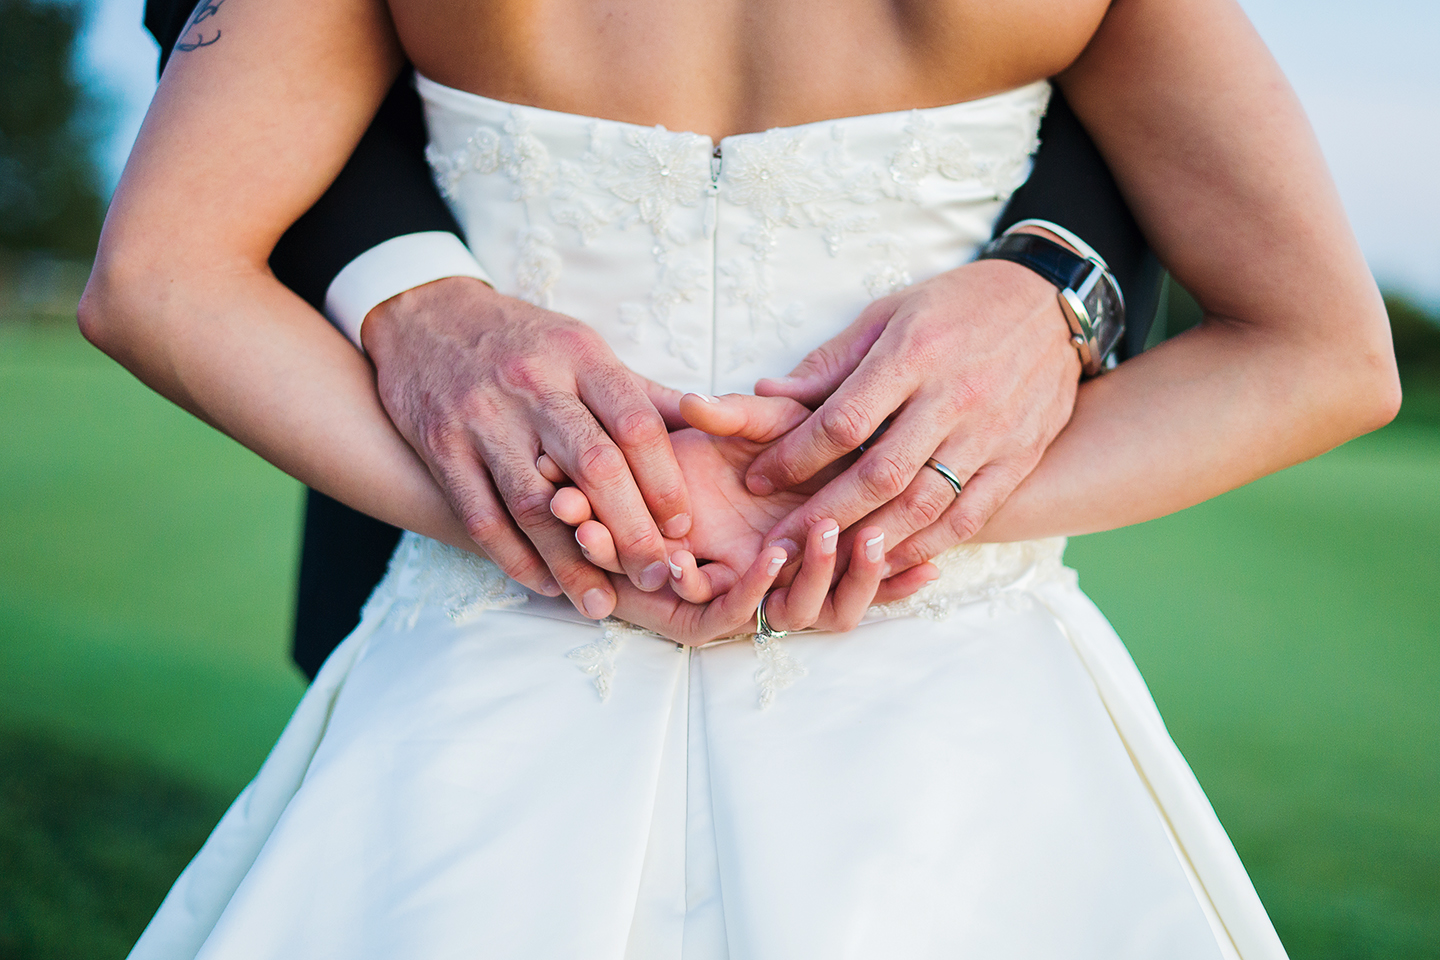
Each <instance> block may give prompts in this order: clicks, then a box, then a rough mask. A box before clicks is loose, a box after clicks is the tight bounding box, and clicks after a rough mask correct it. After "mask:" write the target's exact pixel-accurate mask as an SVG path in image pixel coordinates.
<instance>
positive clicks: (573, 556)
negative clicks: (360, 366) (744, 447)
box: [362, 277, 690, 619]
mask: <svg viewBox="0 0 1440 960" xmlns="http://www.w3.org/2000/svg"><path fill="white" fill-rule="evenodd" d="M362 339H363V341H364V345H365V350H366V352H367V353H368V354H369V355H370V358H371V359H372V360H373V361H374V363H375V370H376V373H377V376H378V381H379V389H380V397H381V400H382V401H383V402H384V404H385V409H386V410H387V411H388V412H389V414H390V418H391V419H392V420H393V421H394V422H395V426H396V427H397V428H399V430H400V432H401V433H402V434H403V435H404V436H405V438H406V439H407V440H408V441H409V442H410V445H411V446H412V447H414V448H415V450H416V452H417V453H419V455H420V456H421V458H422V459H423V460H424V461H425V463H426V465H427V466H428V467H429V468H430V472H431V473H432V474H433V475H434V477H435V479H436V481H437V482H438V483H439V484H440V486H441V488H442V489H443V490H444V491H445V495H446V497H447V498H448V499H449V501H450V505H451V507H452V508H453V509H454V510H455V514H456V516H458V517H459V518H460V519H461V520H463V521H464V523H465V527H466V529H467V530H468V531H469V533H470V536H471V537H472V538H474V540H475V542H476V543H477V544H478V545H479V546H480V548H481V549H482V550H483V551H484V552H485V554H486V555H487V556H489V557H490V558H491V559H492V560H494V561H495V562H496V563H497V564H499V565H500V566H501V568H503V569H504V570H505V572H506V573H507V574H509V575H510V576H511V577H514V578H515V579H516V580H518V581H520V582H521V583H523V584H525V585H526V586H527V587H530V588H531V589H533V590H538V591H539V592H541V593H546V594H549V595H551V596H555V595H558V594H559V593H560V591H561V590H563V591H564V592H565V594H566V595H567V596H569V597H570V599H571V600H572V601H573V602H574V603H575V605H576V607H577V608H578V609H579V610H580V611H581V612H583V613H584V614H585V615H586V616H589V617H593V618H597V619H598V618H600V617H604V616H608V615H609V614H610V612H611V611H612V610H613V609H614V606H615V592H614V590H613V588H612V586H611V584H610V582H609V579H608V578H607V577H606V576H605V574H604V573H603V572H602V571H600V570H598V569H596V568H595V567H593V566H591V565H590V564H589V563H587V562H585V560H584V558H583V557H581V555H580V552H579V549H578V546H577V545H576V543H575V539H574V535H573V532H572V531H571V530H570V529H569V528H568V527H566V526H565V525H564V524H563V523H561V522H560V521H558V520H557V519H556V518H555V517H554V516H553V515H552V514H551V513H550V498H551V497H552V496H553V495H554V493H555V487H554V486H553V485H552V484H551V483H550V482H549V481H548V480H546V479H545V478H544V477H543V476H542V475H541V473H540V471H539V470H538V469H537V466H536V460H537V458H538V457H539V455H540V454H541V452H542V451H543V452H544V453H545V454H547V455H548V456H549V457H550V458H551V459H552V460H554V461H555V462H556V463H557V464H558V465H559V466H560V468H561V469H562V470H563V471H564V472H565V475H566V476H568V477H570V478H571V479H572V480H573V481H574V482H575V483H576V485H577V486H579V487H580V489H581V490H583V491H584V492H585V495H586V496H587V497H589V499H590V502H591V504H593V506H594V509H595V513H596V515H597V516H599V517H600V518H601V519H602V520H603V522H604V523H605V524H606V526H607V527H609V528H610V530H612V531H613V532H614V535H615V540H616V548H617V551H618V553H619V557H620V563H621V566H622V567H623V568H624V571H625V573H626V575H627V576H628V577H629V579H630V580H631V581H632V582H633V583H634V584H635V585H636V586H637V587H639V588H640V589H642V590H655V589H658V588H659V587H661V586H663V585H664V584H665V581H666V579H667V577H668V575H669V566H668V564H667V562H666V560H667V558H666V554H665V545H664V541H663V540H662V537H661V531H662V530H663V531H664V533H665V535H667V536H671V537H678V536H683V535H684V534H685V533H686V532H688V530H689V527H690V516H689V505H688V498H687V494H686V491H685V484H684V480H683V478H682V477H681V474H680V468H679V466H678V465H677V464H676V462H675V456H674V453H673V452H672V451H671V449H670V441H669V437H668V435H667V432H666V424H665V421H664V419H663V418H662V417H661V414H660V413H659V411H657V409H656V406H655V403H654V402H653V401H652V399H651V397H650V396H649V395H647V390H646V383H645V381H644V380H642V379H641V378H640V377H638V376H637V375H636V374H634V373H633V372H632V371H630V370H629V369H628V368H626V367H625V366H624V365H623V364H621V363H620V361H619V359H617V358H616V356H615V354H614V353H613V352H612V351H611V350H610V348H609V347H608V346H607V345H606V344H605V342H604V340H602V339H601V338H600V336H599V335H598V334H596V333H595V331H593V330H592V329H590V328H589V327H587V326H586V325H585V324H583V323H581V322H579V321H578V320H574V319H572V318H570V317H566V316H562V315H560V314H558V313H554V312H552V311H549V310H544V309H541V308H539V307H536V306H532V305H531V304H528V303H524V302H522V301H520V300H516V299H514V298H512V297H506V296H504V295H502V294H499V293H496V292H495V291H494V290H492V289H491V288H490V287H488V286H486V285H485V284H483V283H481V282H480V281H478V280H472V279H469V278H463V277H455V278H450V279H447V280H439V281H436V282H434V283H429V284H426V285H424V286H421V287H416V288H415V289H413V290H409V291H407V292H405V293H402V294H400V295H399V296H396V297H393V298H391V299H390V300H387V301H386V302H385V303H383V304H381V305H380V306H378V307H376V308H375V309H374V310H372V311H371V312H370V314H369V315H368V316H367V318H366V320H365V324H364V326H363V328H362ZM652 518H653V519H652ZM522 534H523V535H522Z"/></svg>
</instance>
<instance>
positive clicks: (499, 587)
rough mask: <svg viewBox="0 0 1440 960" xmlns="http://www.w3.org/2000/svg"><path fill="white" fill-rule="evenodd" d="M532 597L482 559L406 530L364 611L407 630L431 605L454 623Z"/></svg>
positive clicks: (517, 604) (364, 614)
mask: <svg viewBox="0 0 1440 960" xmlns="http://www.w3.org/2000/svg"><path fill="white" fill-rule="evenodd" d="M529 598H530V594H529V592H528V591H527V590H526V589H525V588H524V587H522V586H521V585H520V584H518V583H516V582H515V581H514V580H511V579H510V578H509V577H507V576H506V575H505V572H504V571H503V570H501V569H500V568H499V567H498V566H496V565H495V564H494V563H492V562H491V561H489V560H487V559H485V558H484V557H477V556H476V555H475V554H473V553H466V552H465V551H464V550H456V549H455V548H454V547H452V546H449V545H447V544H444V543H441V542H440V541H438V540H431V539H430V538H429V537H422V536H420V535H419V534H415V533H410V532H408V531H407V532H406V533H405V534H404V536H402V537H401V538H400V544H399V546H397V547H396V548H395V553H394V554H393V555H392V556H391V557H390V565H389V567H388V568H387V569H386V571H385V576H384V578H383V579H381V581H380V583H379V585H378V586H376V588H375V591H374V592H373V593H372V594H371V595H370V599H369V600H367V601H366V603H365V609H364V610H362V611H361V614H360V615H361V617H362V618H367V619H368V618H370V617H382V618H383V619H384V621H389V620H390V619H391V618H398V619H399V620H400V621H401V623H402V625H403V626H404V627H405V628H406V629H409V628H411V627H414V626H415V622H416V621H417V620H418V619H419V617H420V614H421V613H422V612H423V611H424V610H425V609H426V608H427V607H435V606H438V607H439V608H440V609H441V610H443V611H445V614H446V615H447V616H449V617H450V619H451V620H454V621H455V622H456V623H467V622H469V621H471V620H473V619H475V618H476V617H477V616H479V615H480V614H482V613H484V612H485V611H486V610H504V609H508V608H510V607H518V606H520V605H521V604H523V603H525V602H526V601H527V600H529Z"/></svg>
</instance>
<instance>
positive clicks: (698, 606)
mask: <svg viewBox="0 0 1440 960" xmlns="http://www.w3.org/2000/svg"><path fill="white" fill-rule="evenodd" d="M680 409H681V412H682V414H683V415H684V417H685V419H686V420H687V421H688V422H690V423H692V424H695V425H696V426H698V427H702V428H703V432H702V430H681V431H677V432H675V433H673V434H671V442H672V444H673V447H674V450H675V456H676V459H677V461H678V462H679V463H680V466H681V470H682V472H683V473H684V475H685V478H686V485H687V487H688V489H689V491H690V496H691V504H692V517H693V518H694V521H693V524H692V527H691V530H690V533H689V534H688V535H687V536H685V537H683V538H680V539H677V540H671V541H667V547H669V549H670V551H671V553H670V565H671V574H672V577H671V581H670V589H669V590H666V591H660V592H659V593H656V594H650V595H646V594H643V593H641V592H640V591H635V590H628V589H627V588H626V586H625V585H624V584H622V583H621V582H619V580H618V579H617V581H616V588H617V591H619V593H620V605H619V607H617V611H616V613H617V615H618V616H621V617H623V618H624V619H626V620H630V621H631V622H635V623H640V624H641V625H642V626H647V627H650V628H651V629H656V630H658V631H659V632H661V633H664V634H665V635H667V636H672V637H675V638H676V639H688V640H689V641H690V642H703V641H704V640H708V639H712V638H713V637H716V636H727V635H731V634H733V633H734V632H736V630H737V629H739V628H740V627H742V626H744V624H745V622H746V621H749V620H751V619H752V618H753V617H754V611H755V607H756V605H757V604H758V602H759V598H760V597H761V596H763V595H764V594H763V591H762V593H761V594H759V595H758V596H752V595H751V589H750V587H751V584H752V583H753V582H758V580H751V579H748V578H750V577H756V578H759V574H758V573H757V564H759V563H760V561H761V559H763V558H768V557H769V556H770V555H771V554H775V555H776V556H779V555H780V553H783V552H785V551H786V550H787V548H788V550H789V552H791V553H792V554H793V553H799V552H800V548H799V546H798V545H797V544H793V543H792V544H781V545H778V546H777V545H775V544H770V545H769V547H768V549H762V548H764V547H765V546H766V544H765V535H766V533H767V532H768V531H769V530H770V529H771V528H772V527H773V526H774V524H775V523H776V521H777V520H779V519H780V518H781V517H784V516H786V515H788V514H789V513H791V512H792V511H793V510H795V509H796V508H797V507H798V506H799V505H800V504H802V503H804V501H805V500H806V499H807V498H808V497H809V496H810V495H811V493H812V492H813V490H814V489H815V488H818V486H819V485H821V484H822V483H823V482H824V481H825V480H826V479H829V477H828V475H822V476H819V477H817V478H815V480H814V481H813V482H812V483H810V484H806V485H802V486H801V487H799V488H796V489H793V490H785V491H779V492H777V493H773V494H770V495H768V496H756V495H755V494H753V493H751V492H750V491H749V490H748V489H746V487H745V482H744V480H745V472H746V470H747V469H748V467H749V465H750V464H751V462H753V460H754V459H755V457H756V456H758V455H759V454H760V453H761V452H763V451H764V450H765V449H766V448H767V447H768V446H769V445H770V444H771V443H773V442H774V441H775V440H776V439H778V438H779V437H781V436H783V435H784V434H785V433H786V432H787V431H789V430H790V429H792V428H793V427H794V426H795V425H796V424H797V423H799V422H801V421H802V420H804V418H805V417H806V416H808V415H809V411H808V410H807V409H806V408H804V407H803V406H801V405H800V404H798V403H795V402H794V401H790V400H786V399H783V398H759V397H741V396H732V397H727V398H725V399H723V400H719V401H717V400H715V399H714V398H703V397H701V396H699V395H697V394H687V395H686V396H685V397H684V398H683V399H682V400H681V404H680ZM540 469H541V472H542V473H544V474H546V476H547V478H548V479H550V480H551V481H552V482H555V483H561V482H564V479H565V478H564V475H563V474H562V473H561V472H560V471H559V469H558V468H557V467H556V466H555V465H554V464H553V463H551V462H549V461H548V459H547V458H545V457H542V458H541V463H540ZM551 508H552V510H553V512H554V513H555V515H556V516H557V517H559V518H560V519H562V520H564V521H565V522H566V523H569V524H571V525H572V526H576V527H577V530H576V539H577V540H578V541H579V542H580V545H581V547H582V548H583V549H584V550H585V553H586V556H587V558H589V559H590V560H591V562H593V563H595V564H597V565H598V566H601V567H604V568H606V569H608V570H610V571H612V572H617V573H618V572H619V566H618V564H617V563H616V559H615V551H614V545H613V541H612V539H611V537H610V534H609V531H608V530H607V529H606V528H605V527H604V526H603V525H602V524H600V523H599V522H597V521H595V520H594V519H592V518H591V512H590V506H589V502H588V500H587V499H586V498H585V495H584V494H583V493H581V492H580V491H579V490H578V489H576V488H574V487H562V488H561V489H560V490H559V491H558V492H557V493H556V495H555V497H554V499H553V501H552V505H551ZM851 534H854V537H853V542H851V543H850V544H849V545H848V546H847V547H846V549H845V551H844V552H845V553H846V554H848V555H849V559H848V569H847V570H846V573H845V575H844V576H843V577H841V578H840V579H839V581H838V582H835V583H834V585H833V589H832V580H833V579H834V571H835V566H836V563H835V561H836V559H837V552H838V548H839V547H840V545H841V540H842V535H841V534H840V531H839V525H838V524H836V523H835V522H834V521H833V520H828V519H821V520H818V521H816V522H815V523H813V524H811V525H810V528H809V530H808V531H807V532H806V534H805V539H806V544H805V547H804V561H803V563H802V564H801V568H800V570H799V572H798V573H796V575H795V577H794V579H793V580H791V581H789V583H788V586H783V587H781V588H779V589H777V590H775V591H774V593H773V594H772V595H771V597H770V599H769V601H768V602H767V605H766V617H767V619H768V620H769V622H770V623H771V625H772V626H774V627H775V628H776V629H781V630H798V629H802V628H805V627H811V626H814V627H818V628H820V629H826V630H848V629H850V628H851V627H853V626H855V624H856V623H858V622H859V621H860V619H861V618H862V617H863V616H864V614H865V611H866V609H867V608H868V607H869V606H870V604H871V603H876V602H880V603H883V602H889V601H891V600H897V599H901V598H903V597H905V596H908V595H909V594H911V593H913V592H914V591H915V590H916V589H918V588H919V587H920V586H922V585H924V584H925V583H926V582H928V581H929V580H930V579H932V578H933V576H934V568H933V567H930V566H929V565H924V566H922V567H917V568H914V569H913V570H912V571H907V572H906V574H905V575H903V576H900V577H895V578H892V579H891V580H889V581H885V582H884V583H881V572H882V570H883V567H884V536H883V533H882V531H881V530H880V529H879V528H875V527H867V528H865V529H862V530H859V531H847V534H846V535H845V536H844V539H845V540H850V539H851ZM697 561H709V562H706V563H703V564H702V563H699V562H697ZM767 562H768V561H767ZM788 572H789V571H787V573H788ZM765 579H766V582H767V587H768V584H769V583H771V582H773V580H774V574H770V575H769V577H768V578H765ZM712 608H713V609H712ZM707 610H708V611H710V612H709V613H706V612H705V611H707ZM707 618H708V619H707ZM711 630H718V631H719V632H710V631H711ZM682 635H683V636H682Z"/></svg>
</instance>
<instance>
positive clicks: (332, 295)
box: [325, 230, 495, 350]
mask: <svg viewBox="0 0 1440 960" xmlns="http://www.w3.org/2000/svg"><path fill="white" fill-rule="evenodd" d="M446 277H474V278H475V279H476V280H480V281H482V282H484V283H488V284H490V286H492V287H493V286H494V285H495V284H494V282H493V281H492V280H491V279H490V276H489V275H488V274H487V273H486V272H485V270H484V268H482V267H481V266H480V264H479V263H477V262H476V260H475V257H474V255H473V254H471V252H470V249H469V248H468V247H466V246H465V244H464V243H463V242H461V240H460V238H459V237H457V236H455V234H453V233H448V232H446V231H444V230H430V231H426V232H424V233H407V234H405V235H404V236H399V237H394V238H392V239H390V240H386V241H385V242H384V243H380V244H376V245H375V246H373V247H371V248H370V249H369V250H366V251H365V252H364V253H362V254H360V256H358V257H356V258H355V259H354V260H351V261H350V262H349V263H347V264H346V265H345V269H343V270H341V271H340V272H339V273H338V274H336V276H335V279H334V280H332V281H330V287H329V289H328V290H326V291H325V315H326V316H327V317H329V318H330V322H331V323H333V324H335V326H337V327H339V328H340V331H341V332H342V333H344V334H345V336H347V337H349V338H350V341H351V342H352V343H354V344H355V346H357V347H359V346H360V327H361V326H362V325H363V324H364V323H365V316H366V315H367V314H368V313H369V312H370V311H371V310H373V309H374V308H375V307H376V306H378V305H379V304H382V303H384V302H385V301H386V300H389V299H390V298H391V297H394V296H398V295H400V294H402V293H404V292H405V291H406V290H413V289H414V288H416V287H419V286H423V285H424V284H427V283H431V282H433V281H435V280H443V279H445V278H446ZM363 349H364V347H361V350H363Z"/></svg>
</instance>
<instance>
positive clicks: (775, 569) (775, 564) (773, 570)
mask: <svg viewBox="0 0 1440 960" xmlns="http://www.w3.org/2000/svg"><path fill="white" fill-rule="evenodd" d="M783 566H785V558H784V557H776V558H775V559H774V560H771V561H770V566H769V567H767V568H766V572H767V573H769V574H770V576H772V577H773V576H775V574H777V573H779V572H780V568H781V567H783Z"/></svg>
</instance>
